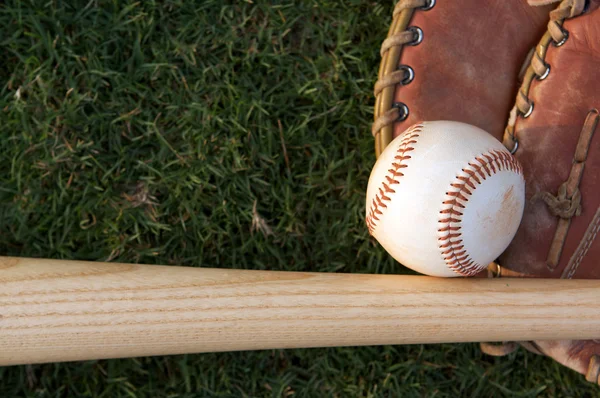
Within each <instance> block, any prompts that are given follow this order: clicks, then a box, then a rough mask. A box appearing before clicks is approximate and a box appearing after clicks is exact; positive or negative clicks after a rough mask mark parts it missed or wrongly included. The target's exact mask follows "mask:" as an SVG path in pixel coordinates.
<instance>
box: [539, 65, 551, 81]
mask: <svg viewBox="0 0 600 398" xmlns="http://www.w3.org/2000/svg"><path fill="white" fill-rule="evenodd" d="M549 74H550V65H548V64H546V70H545V71H544V74H543V75H541V76H538V77H537V79H538V80H544V79H545V78H547V77H548V75H549Z"/></svg>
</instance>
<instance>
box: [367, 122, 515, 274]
mask: <svg viewBox="0 0 600 398" xmlns="http://www.w3.org/2000/svg"><path fill="white" fill-rule="evenodd" d="M524 206H525V180H524V178H523V172H522V167H521V165H520V164H519V163H518V161H517V160H516V159H515V158H514V157H513V156H512V155H511V154H510V152H508V150H507V149H506V148H505V147H504V145H502V143H500V142H499V141H498V140H497V139H495V138H494V137H492V136H491V135H490V134H488V133H486V132H485V131H483V130H481V129H479V128H477V127H475V126H471V125H469V124H465V123H458V122H452V121H434V122H423V123H419V124H416V125H414V126H412V127H410V128H409V129H407V130H406V131H405V132H404V133H402V135H400V136H398V137H396V138H395V139H394V140H393V141H392V142H391V143H390V144H389V145H388V146H387V148H386V149H385V150H384V151H383V153H382V154H381V155H380V156H379V159H378V160H377V162H376V163H375V166H374V167H373V170H372V172H371V176H370V178H369V186H368V189H367V208H366V211H367V213H366V222H367V226H368V228H369V232H370V233H371V235H373V236H374V237H375V238H376V239H377V241H378V242H379V243H380V244H381V245H382V246H383V248H384V249H385V250H386V251H387V252H388V253H389V254H390V255H391V256H392V257H393V258H394V259H396V260H397V261H398V262H399V263H401V264H402V265H404V266H406V267H408V268H411V269H413V270H415V271H417V272H420V273H422V274H426V275H431V276H444V277H452V276H472V275H475V274H477V273H478V272H479V271H481V270H483V269H484V268H486V267H487V266H488V264H489V263H491V262H492V261H494V260H495V259H496V258H497V257H498V256H499V255H500V254H501V253H502V252H503V251H504V250H505V249H506V248H507V247H508V245H509V244H510V242H511V241H512V239H513V238H514V236H515V234H516V232H517V229H518V227H519V224H520V223H521V219H522V216H523V209H524Z"/></svg>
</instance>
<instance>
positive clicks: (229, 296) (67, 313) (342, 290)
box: [0, 257, 600, 365]
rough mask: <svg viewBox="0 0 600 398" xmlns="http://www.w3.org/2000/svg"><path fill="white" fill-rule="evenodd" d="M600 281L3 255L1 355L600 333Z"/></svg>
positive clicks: (29, 357) (2, 361)
mask: <svg viewBox="0 0 600 398" xmlns="http://www.w3.org/2000/svg"><path fill="white" fill-rule="evenodd" d="M599 295H600V281H592V280H532V279H442V278H432V277H426V276H400V275H363V274H332V273H295V272H269V271H245V270H230V269H210V268H186V267H175V266H150V265H134V264H115V263H98V262H77V261H58V260H42V259H29V258H7V257H4V258H2V257H0V365H15V364H28V363H44V362H60V361H74V360H89V359H104V358H119V357H135V356H150V355H169V354H183V353H199V352H215V351H235V350H257V349H274V348H292V347H325V346H359V345H380V344H414V343H442V342H478V341H488V342H492V341H504V340H529V339H588V338H600V332H599V331H600V306H598V304H597V302H598V297H599Z"/></svg>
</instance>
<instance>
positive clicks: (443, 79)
mask: <svg viewBox="0 0 600 398" xmlns="http://www.w3.org/2000/svg"><path fill="white" fill-rule="evenodd" d="M599 7H600V0H587V1H586V0H563V1H560V2H559V1H558V0H529V1H527V2H526V1H525V0H504V1H500V0H499V1H489V2H487V3H486V7H482V6H481V4H480V2H479V1H478V0H455V1H443V2H442V1H440V2H438V3H436V1H435V0H400V1H399V2H398V3H397V4H396V6H395V8H394V12H393V22H392V24H391V27H390V29H389V32H388V37H387V38H386V39H385V40H384V42H383V44H382V48H381V64H380V69H379V74H378V81H377V83H376V84H375V90H374V94H375V112H374V116H375V121H374V123H373V129H372V132H373V135H374V138H375V154H376V156H379V154H380V153H381V152H382V151H383V150H384V149H385V147H386V146H387V145H388V144H389V142H391V140H392V139H393V138H395V137H396V136H398V135H399V134H401V133H402V132H403V131H404V130H406V129H407V128H408V127H410V126H411V125H413V124H415V123H417V122H419V121H428V120H430V121H431V120H456V121H460V122H464V123H469V124H472V125H475V126H477V127H480V128H482V129H483V130H486V131H487V132H489V133H490V134H492V135H493V136H494V137H496V138H497V139H498V140H500V141H502V142H503V143H504V145H505V146H506V147H507V148H508V149H509V150H510V151H511V152H512V153H513V154H514V156H515V157H516V158H517V159H518V160H519V161H520V162H521V164H522V165H523V170H524V175H525V180H526V199H527V203H526V206H525V212H524V216H523V220H522V223H521V226H520V228H519V230H518V232H517V235H516V236H515V238H514V240H513V241H512V243H511V245H510V246H509V247H508V249H507V250H506V251H505V252H504V253H503V255H502V256H501V257H500V258H499V259H498V260H497V261H496V262H495V263H493V264H491V265H490V267H489V269H488V271H487V272H486V273H485V275H481V276H488V277H506V276H510V277H546V278H594V279H595V278H599V277H600V266H599V265H598V259H599V258H600V239H596V236H597V233H598V231H599V230H600V194H598V192H599V188H600V141H599V140H600V137H597V135H598V134H596V136H595V135H594V133H595V132H596V130H597V125H598V121H599V120H600V116H599V112H598V108H599V107H600V61H599V60H600V9H599ZM515 97H516V102H515ZM507 120H508V121H507ZM571 304H572V305H576V304H577V303H571ZM598 337H599V338H600V334H599V336H598ZM519 346H522V347H524V348H526V349H527V350H529V351H532V352H534V353H537V354H542V355H547V356H549V357H551V358H553V359H554V360H556V361H557V362H559V363H561V364H562V365H565V366H567V367H569V368H571V369H574V370H575V371H577V372H579V373H581V374H584V375H586V379H587V380H588V381H591V382H594V383H600V340H598V341H536V342H507V343H504V344H500V345H495V344H488V343H482V344H481V347H482V350H483V351H484V352H485V353H487V354H490V355H504V354H507V353H509V352H512V351H514V350H515V349H517V348H518V347H519Z"/></svg>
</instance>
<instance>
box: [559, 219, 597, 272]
mask: <svg viewBox="0 0 600 398" xmlns="http://www.w3.org/2000/svg"><path fill="white" fill-rule="evenodd" d="M598 231H600V208H598V210H597V211H596V214H595V215H594V219H593V220H592V222H591V223H590V226H589V227H588V230H587V231H586V232H585V237H584V242H585V243H584V244H583V246H580V247H578V248H577V252H576V253H575V254H574V255H573V257H571V260H570V261H569V264H567V268H566V270H568V271H567V272H568V273H567V276H566V278H567V279H571V278H572V277H573V275H575V272H577V269H578V268H579V265H581V262H582V261H583V258H584V257H585V255H586V254H587V252H588V250H589V249H590V247H591V246H592V243H593V242H594V240H595V239H596V235H598Z"/></svg>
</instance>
